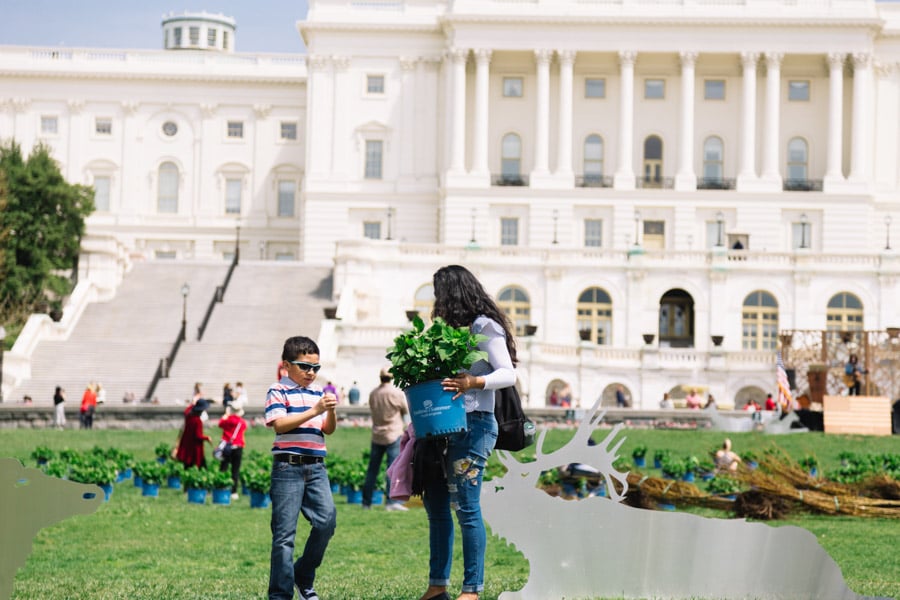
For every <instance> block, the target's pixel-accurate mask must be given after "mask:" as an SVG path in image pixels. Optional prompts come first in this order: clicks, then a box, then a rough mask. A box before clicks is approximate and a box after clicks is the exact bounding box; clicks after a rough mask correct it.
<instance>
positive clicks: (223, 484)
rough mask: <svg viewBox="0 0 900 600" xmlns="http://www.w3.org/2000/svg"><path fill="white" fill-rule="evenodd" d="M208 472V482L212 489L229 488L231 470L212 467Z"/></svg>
mask: <svg viewBox="0 0 900 600" xmlns="http://www.w3.org/2000/svg"><path fill="white" fill-rule="evenodd" d="M208 473H209V484H210V486H211V487H212V489H214V490H224V489H231V483H232V481H231V471H220V470H218V469H212V470H210V471H208Z"/></svg>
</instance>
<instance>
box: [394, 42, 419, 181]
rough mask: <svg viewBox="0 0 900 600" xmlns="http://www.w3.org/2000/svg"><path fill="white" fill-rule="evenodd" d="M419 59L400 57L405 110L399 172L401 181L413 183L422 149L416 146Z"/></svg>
mask: <svg viewBox="0 0 900 600" xmlns="http://www.w3.org/2000/svg"><path fill="white" fill-rule="evenodd" d="M418 64H419V59H418V58H414V57H405V56H401V57H400V78H401V79H400V93H401V97H400V103H401V104H400V105H401V106H402V110H403V121H402V125H401V127H402V133H401V139H402V143H401V144H400V148H399V150H400V152H399V155H400V161H399V163H400V164H399V165H398V169H397V172H398V174H399V175H400V179H403V180H406V181H407V182H411V181H413V180H415V178H416V164H415V163H416V158H415V157H416V154H417V153H418V152H419V151H420V148H419V147H418V146H417V145H416V126H417V121H416V120H415V119H416V105H417V104H418V103H419V101H418V100H417V98H416V92H417V91H418V85H417V81H416V80H417V79H418V72H417V70H416V69H417V67H418Z"/></svg>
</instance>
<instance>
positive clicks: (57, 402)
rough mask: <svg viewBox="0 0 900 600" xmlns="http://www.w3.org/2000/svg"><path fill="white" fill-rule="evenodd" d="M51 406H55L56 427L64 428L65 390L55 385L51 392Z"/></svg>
mask: <svg viewBox="0 0 900 600" xmlns="http://www.w3.org/2000/svg"><path fill="white" fill-rule="evenodd" d="M53 406H55V407H56V428H57V429H64V428H65V426H66V390H64V389H62V387H60V386H56V391H55V392H54V393H53Z"/></svg>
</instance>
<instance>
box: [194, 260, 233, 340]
mask: <svg viewBox="0 0 900 600" xmlns="http://www.w3.org/2000/svg"><path fill="white" fill-rule="evenodd" d="M239 257H240V253H239V251H238V249H237V248H235V251H234V258H233V259H232V261H231V266H230V267H228V273H226V274H225V281H224V282H223V283H222V285H219V286H216V291H215V293H214V294H213V297H212V299H211V300H210V301H209V305H208V306H207V307H206V315H205V316H204V317H203V322H202V323H200V327H198V328H197V341H198V342H199V341H200V340H202V339H203V332H205V331H206V326H207V325H208V324H209V319H210V317H212V312H213V309H214V308H215V307H216V304H217V303H219V302H222V301H223V300H224V299H225V291H226V290H227V289H228V283H229V282H230V281H231V274H232V273H234V268H235V267H236V266H237V265H238V260H239Z"/></svg>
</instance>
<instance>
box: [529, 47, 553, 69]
mask: <svg viewBox="0 0 900 600" xmlns="http://www.w3.org/2000/svg"><path fill="white" fill-rule="evenodd" d="M552 57H553V50H547V49H546V48H538V49H537V50H535V51H534V59H535V60H536V61H537V63H538V64H539V65H543V64H549V63H550V58H552Z"/></svg>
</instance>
